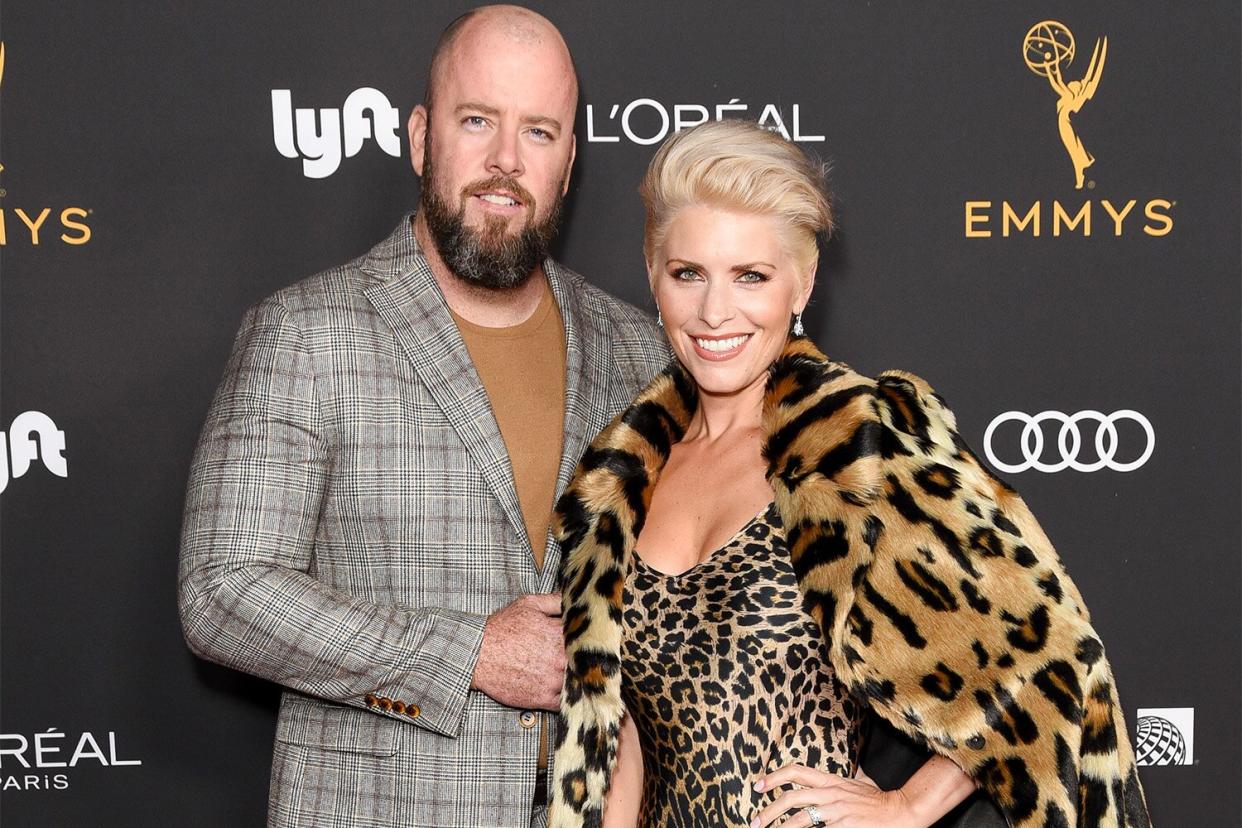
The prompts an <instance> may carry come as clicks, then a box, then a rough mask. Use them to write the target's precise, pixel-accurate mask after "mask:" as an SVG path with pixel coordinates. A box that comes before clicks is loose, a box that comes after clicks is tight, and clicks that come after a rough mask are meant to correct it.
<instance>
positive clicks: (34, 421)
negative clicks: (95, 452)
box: [0, 411, 69, 492]
mask: <svg viewBox="0 0 1242 828" xmlns="http://www.w3.org/2000/svg"><path fill="white" fill-rule="evenodd" d="M10 453H11V454H12V464H11V465H10V463H9V456H10ZM0 455H3V461H4V462H0V492H3V491H4V490H5V489H6V488H8V485H9V477H10V475H11V476H12V477H14V478H18V477H21V476H22V475H23V474H25V473H26V472H28V471H30V464H31V463H32V462H34V460H35V459H36V458H38V459H40V460H42V461H43V465H44V466H45V467H47V470H48V471H50V472H51V473H52V474H54V475H56V476H57V477H68V476H69V468H68V465H67V464H66V463H65V432H63V431H61V430H60V429H58V428H56V423H54V422H52V418H51V417H49V416H47V415H46V414H43V413H41V412H38V411H26V412H23V413H21V414H18V415H17V418H16V419H14V420H13V425H11V426H9V433H8V434H7V435H6V434H5V433H4V432H3V431H0ZM10 469H11V470H10Z"/></svg>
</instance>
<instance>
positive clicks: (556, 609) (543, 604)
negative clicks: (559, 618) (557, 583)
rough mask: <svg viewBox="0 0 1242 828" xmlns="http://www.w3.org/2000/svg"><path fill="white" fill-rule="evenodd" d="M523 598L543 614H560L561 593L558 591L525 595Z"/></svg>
mask: <svg viewBox="0 0 1242 828" xmlns="http://www.w3.org/2000/svg"><path fill="white" fill-rule="evenodd" d="M524 600H525V601H526V602H527V603H528V604H530V605H531V606H533V607H534V608H535V609H537V610H539V611H540V612H542V613H543V614H544V615H560V614H561V594H560V593H559V592H553V593H551V594H550V595H526V596H524Z"/></svg>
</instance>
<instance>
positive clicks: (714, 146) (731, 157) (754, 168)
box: [638, 120, 833, 268]
mask: <svg viewBox="0 0 1242 828" xmlns="http://www.w3.org/2000/svg"><path fill="white" fill-rule="evenodd" d="M825 172H826V165H821V164H817V163H815V162H813V161H812V160H811V159H810V158H808V157H807V156H806V154H805V153H803V152H802V150H801V149H799V148H798V147H797V146H795V145H794V144H793V143H791V142H790V141H787V140H785V139H784V138H782V137H781V136H780V135H778V134H777V133H775V132H772V131H771V130H768V129H765V128H763V127H761V126H758V125H756V124H753V123H749V122H747V121H736V120H732V121H710V122H708V123H704V124H700V125H698V126H695V127H692V128H691V129H688V130H685V131H684V132H679V133H677V134H675V135H673V136H672V137H671V138H669V139H668V140H667V141H665V142H664V144H663V145H661V147H660V149H659V150H657V151H656V154H655V157H654V158H652V159H651V164H650V165H649V166H648V167H647V174H646V175H645V176H643V181H642V184H641V185H640V186H639V188H638V192H639V194H640V195H641V196H642V198H643V204H644V205H645V206H646V208H647V223H646V228H645V231H644V238H643V254H644V256H645V258H646V260H647V265H648V267H649V268H650V267H651V266H652V265H653V264H654V261H655V251H656V250H658V249H660V247H661V246H662V245H663V243H664V237H665V234H666V233H667V231H668V225H669V222H671V221H672V220H673V217H674V216H676V215H677V212H678V211H679V210H681V209H682V208H684V207H689V206H693V205H703V206H708V207H720V208H724V209H728V210H737V211H739V212H745V213H756V214H759V215H770V216H774V217H776V218H777V219H779V220H780V222H781V223H782V224H783V225H784V226H785V227H786V228H787V230H788V234H787V248H786V249H787V250H788V251H789V253H790V254H791V255H793V257H794V258H795V260H797V261H798V263H799V264H800V265H803V266H804V267H807V268H809V266H810V265H812V264H814V263H815V262H816V261H817V259H818V257H819V247H818V244H817V242H816V238H817V237H818V236H819V235H820V234H823V235H825V236H827V235H828V234H829V233H831V232H832V229H833V220H832V204H831V201H830V198H829V195H828V190H827V185H826V183H825V180H824V179H825Z"/></svg>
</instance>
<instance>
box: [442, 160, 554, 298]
mask: <svg viewBox="0 0 1242 828" xmlns="http://www.w3.org/2000/svg"><path fill="white" fill-rule="evenodd" d="M430 155H431V153H430V152H428V153H427V157H426V158H425V160H424V162H423V183H422V195H421V196H420V197H419V210H420V211H421V212H422V214H423V220H424V221H426V222H427V229H428V230H429V231H430V232H431V238H432V240H433V241H434V242H435V245H436V249H437V251H438V252H439V253H440V258H441V260H443V262H444V264H445V265H446V266H447V267H448V269H449V270H450V271H452V273H453V274H454V275H455V276H457V278H459V279H461V280H462V281H464V282H468V283H470V284H472V285H477V286H478V287H481V288H486V289H488V290H510V289H512V288H515V287H518V286H519V285H522V284H524V283H525V282H526V280H527V279H529V278H530V277H531V275H532V274H534V272H535V268H536V267H538V266H539V264H540V263H541V262H542V261H543V260H544V258H545V257H546V256H547V255H548V248H549V247H550V246H551V244H552V239H553V238H555V236H556V231H557V229H558V228H559V226H560V221H561V206H562V202H563V201H564V197H563V196H562V195H561V193H560V191H559V190H558V191H557V193H556V195H555V196H554V200H553V202H552V207H551V209H550V210H549V211H548V215H547V217H546V218H544V220H543V221H540V222H536V221H534V220H533V218H528V219H527V220H526V222H525V223H524V224H523V226H522V229H521V230H520V231H519V232H518V233H516V234H511V233H509V232H507V230H506V227H505V225H506V222H505V220H504V219H503V218H501V217H499V216H484V220H483V226H482V227H481V228H473V227H467V226H466V223H465V216H466V207H465V199H466V198H471V197H473V196H472V194H473V193H477V192H480V191H486V190H507V191H509V192H511V193H513V194H514V195H515V196H517V197H518V198H519V199H520V200H521V201H522V203H523V204H525V205H531V206H532V207H533V206H534V205H535V201H534V197H533V196H532V195H531V194H530V193H528V192H527V191H526V190H525V189H524V188H523V187H522V185H520V184H518V183H517V181H515V180H513V179H512V178H509V177H507V176H494V177H492V178H489V179H487V180H485V181H478V182H475V183H473V184H470V185H469V186H467V187H466V188H464V189H463V191H462V197H461V198H462V203H461V206H460V207H458V209H457V210H456V211H454V210H453V209H452V208H451V207H450V206H449V204H448V203H447V202H446V201H445V200H444V199H443V198H441V197H440V194H439V193H438V192H436V186H435V177H434V175H433V174H432V164H431V158H430Z"/></svg>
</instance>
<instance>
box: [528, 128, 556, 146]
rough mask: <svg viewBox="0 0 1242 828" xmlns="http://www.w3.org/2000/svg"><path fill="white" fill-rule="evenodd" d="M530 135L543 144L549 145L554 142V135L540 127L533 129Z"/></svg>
mask: <svg viewBox="0 0 1242 828" xmlns="http://www.w3.org/2000/svg"><path fill="white" fill-rule="evenodd" d="M530 134H531V136H532V137H533V138H534V139H535V140H537V141H540V142H543V143H547V142H548V141H551V140H552V133H550V132H548V131H547V130H546V129H541V128H540V127H532V128H531V130H530Z"/></svg>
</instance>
